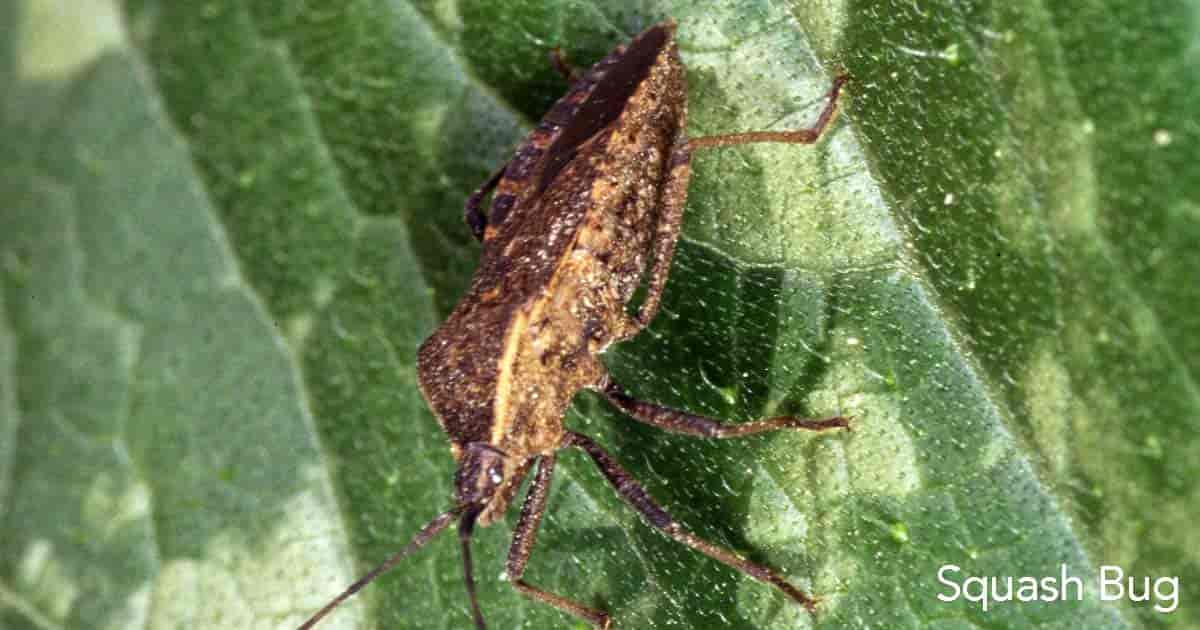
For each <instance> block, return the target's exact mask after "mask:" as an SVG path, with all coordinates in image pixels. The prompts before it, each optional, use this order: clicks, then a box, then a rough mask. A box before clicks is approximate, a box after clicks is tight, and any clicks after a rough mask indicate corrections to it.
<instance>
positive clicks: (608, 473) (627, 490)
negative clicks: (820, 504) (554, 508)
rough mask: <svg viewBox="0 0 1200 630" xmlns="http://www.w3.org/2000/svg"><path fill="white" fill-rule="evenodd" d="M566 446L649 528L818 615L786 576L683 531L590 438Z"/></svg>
mask: <svg viewBox="0 0 1200 630" xmlns="http://www.w3.org/2000/svg"><path fill="white" fill-rule="evenodd" d="M563 446H574V447H576V448H580V449H583V451H584V452H586V453H587V454H588V455H589V456H590V457H591V458H592V461H594V462H596V466H597V467H599V468H600V472H601V473H602V474H603V475H604V476H605V478H607V479H608V483H609V484H611V485H612V486H613V488H615V489H616V490H617V494H619V495H621V498H622V499H624V500H625V502H626V503H628V504H629V505H630V506H632V507H633V508H634V509H635V510H637V511H638V512H640V513H641V515H642V516H643V517H644V518H645V519H646V521H647V522H648V523H650V525H652V526H654V527H656V528H658V529H659V530H662V531H663V532H664V533H666V534H667V535H668V536H670V537H671V538H674V539H675V540H677V541H679V542H681V543H683V544H685V545H687V546H689V547H691V548H693V549H695V550H697V551H699V552H700V553H703V554H704V555H706V556H708V557H710V558H712V559H714V560H717V561H719V562H722V563H724V564H726V565H728V566H730V567H732V568H734V569H737V570H738V571H741V572H742V573H745V574H746V575H749V576H750V577H752V578H754V579H756V580H758V581H760V582H765V583H767V584H770V585H771V586H774V587H775V588H777V589H779V590H780V591H783V593H784V594H785V595H787V596H788V597H790V598H792V599H793V600H795V601H796V602H797V603H799V604H801V605H802V606H804V607H805V608H806V609H808V611H809V612H811V613H815V612H816V605H817V600H816V599H815V598H813V597H810V596H808V595H806V594H804V593H803V592H802V591H800V589H798V588H796V587H795V586H792V585H791V583H789V582H788V581H787V580H785V579H783V576H781V575H779V574H778V573H776V572H775V571H773V570H771V569H769V568H767V567H765V566H762V565H761V564H755V563H753V562H750V561H749V560H746V559H745V558H743V557H741V556H739V555H737V554H736V553H734V552H732V551H730V550H728V549H725V548H724V547H720V546H717V545H714V544H712V543H710V542H708V541H707V540H704V539H702V538H699V537H697V536H696V535H695V534H692V533H691V532H689V531H687V530H686V529H684V528H683V526H682V525H680V524H679V523H676V522H675V520H674V519H673V518H671V515H670V514H668V513H667V511H666V510H664V509H663V508H662V507H661V506H659V505H658V503H656V502H655V501H654V499H653V498H651V497H650V495H649V494H647V493H646V490H645V489H644V488H642V486H641V484H640V483H638V482H637V480H636V479H634V478H633V477H632V476H631V475H630V474H629V472H628V471H626V470H625V469H624V468H622V467H621V465H620V464H618V463H617V462H616V460H614V459H613V458H612V456H610V455H609V454H608V452H607V451H605V450H604V449H603V448H602V447H601V446H600V445H599V444H597V443H596V442H595V441H593V440H592V439H591V438H589V437H587V436H586V435H582V434H579V433H575V432H572V431H568V432H567V434H566V436H565V437H564V438H563Z"/></svg>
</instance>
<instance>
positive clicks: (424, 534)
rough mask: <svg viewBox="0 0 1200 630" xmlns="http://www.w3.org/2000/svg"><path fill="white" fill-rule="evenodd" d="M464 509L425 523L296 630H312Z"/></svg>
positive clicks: (443, 527) (434, 534)
mask: <svg viewBox="0 0 1200 630" xmlns="http://www.w3.org/2000/svg"><path fill="white" fill-rule="evenodd" d="M466 507H467V506H462V505H460V506H458V507H455V508H454V509H451V510H448V511H446V512H443V513H441V514H439V515H438V516H437V517H436V518H434V519H433V520H432V521H429V522H428V523H426V524H425V527H422V528H421V531H419V532H417V535H416V536H413V539H412V541H410V542H409V543H408V545H406V546H405V547H404V549H401V550H400V551H398V552H397V553H396V554H395V555H393V556H392V557H390V558H388V559H387V560H385V561H384V562H383V564H380V565H379V566H377V567H375V568H374V569H371V571H370V572H369V573H367V574H366V575H364V576H362V577H361V578H359V579H358V580H357V581H355V582H354V583H353V584H351V585H350V586H349V587H348V588H346V590H344V591H342V594H341V595H338V596H337V597H335V598H333V601H331V602H329V603H328V604H325V607H324V608H322V609H321V610H318V611H317V613H316V614H315V615H313V616H312V617H309V618H308V621H305V622H304V623H303V624H301V625H300V627H299V628H298V629H297V630H308V629H309V628H312V627H313V626H314V625H316V623H317V622H318V621H320V620H321V618H322V617H324V616H325V615H327V614H329V612H330V611H331V610H333V609H334V608H337V607H338V606H340V605H341V604H342V602H344V601H346V600H347V599H349V598H350V596H351V595H354V594H355V593H357V592H358V591H359V589H361V588H362V587H364V586H366V585H367V584H370V583H371V582H372V581H373V580H374V579H375V578H377V577H379V576H380V575H383V574H384V573H387V572H388V571H390V570H392V569H393V568H395V566H396V565H397V564H399V563H400V561H401V560H403V559H404V558H405V557H406V556H408V555H410V554H412V553H413V552H415V551H417V550H418V549H420V548H421V547H424V546H425V544H426V543H428V542H429V541H430V540H432V539H433V537H434V536H437V535H438V533H439V532H441V531H442V530H443V529H446V526H447V525H449V524H450V523H451V522H453V521H454V519H455V518H456V517H457V516H458V515H459V514H462V512H463V510H465V509H466ZM464 518H465V517H464ZM472 524H474V519H472ZM469 575H470V574H469V573H468V576H469ZM469 583H470V579H469V578H468V584H469ZM474 600H475V594H474V593H473V592H472V594H471V601H472V602H473V601H474ZM475 610H476V618H477V619H479V620H480V621H482V620H481V619H480V618H479V613H478V611H479V608H478V607H476V609H475ZM480 627H482V626H480Z"/></svg>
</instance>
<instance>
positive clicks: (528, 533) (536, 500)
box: [505, 454, 611, 630]
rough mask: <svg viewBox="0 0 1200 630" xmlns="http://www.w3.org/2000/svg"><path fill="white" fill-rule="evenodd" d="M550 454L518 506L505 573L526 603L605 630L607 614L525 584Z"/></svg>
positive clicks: (550, 471)
mask: <svg viewBox="0 0 1200 630" xmlns="http://www.w3.org/2000/svg"><path fill="white" fill-rule="evenodd" d="M554 459H555V456H554V455H553V454H550V455H543V456H542V457H541V459H540V460H539V461H538V469H537V474H536V475H535V476H534V478H533V483H531V484H530V486H529V493H528V494H526V495H525V503H524V504H523V505H522V506H521V519H520V520H519V521H518V522H517V528H516V529H515V530H514V531H513V540H512V546H510V547H509V549H508V562H507V564H506V565H505V572H506V573H507V574H508V579H510V580H512V583H513V586H514V587H515V588H516V589H517V590H518V591H520V593H521V594H522V595H524V596H526V597H528V598H530V599H534V600H537V601H539V602H543V603H546V604H550V605H551V606H554V607H555V608H557V609H559V610H561V611H563V612H566V613H570V614H572V615H575V616H576V617H579V618H581V619H583V620H585V621H587V622H588V623H591V624H592V625H593V626H596V627H597V628H600V629H601V630H607V629H608V628H609V626H610V624H611V619H610V617H609V616H608V613H606V612H604V611H602V610H596V609H595V608H588V607H587V606H584V605H583V604H580V603H579V602H576V601H574V600H570V599H567V598H566V597H563V596H561V595H556V594H554V593H550V592H547V591H544V590H542V589H540V588H538V587H536V586H533V585H532V584H529V583H528V582H526V581H525V580H524V578H523V576H524V575H525V565H526V564H527V563H528V562H529V555H530V554H531V553H532V552H533V543H534V541H535V540H536V539H537V530H538V526H539V525H541V523H542V515H543V514H545V513H546V500H547V498H549V496H550V479H551V477H552V476H553V475H554Z"/></svg>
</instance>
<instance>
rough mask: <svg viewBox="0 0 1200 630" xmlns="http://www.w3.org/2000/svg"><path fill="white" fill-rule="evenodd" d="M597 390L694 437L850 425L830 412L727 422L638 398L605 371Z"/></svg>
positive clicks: (636, 415) (642, 417)
mask: <svg viewBox="0 0 1200 630" xmlns="http://www.w3.org/2000/svg"><path fill="white" fill-rule="evenodd" d="M597 390H598V391H599V392H600V393H601V394H603V395H604V397H605V398H607V399H608V400H609V402H611V403H612V404H613V405H615V406H617V407H618V408H620V409H621V410H622V411H624V412H625V413H626V414H627V415H629V417H631V418H633V419H634V420H637V421H638V422H644V423H646V424H648V425H651V426H654V427H658V428H660V429H662V430H664V431H670V432H671V433H680V434H683V435H691V436H694V437H705V438H732V437H741V436H743V435H754V434H755V433H765V432H767V431H776V430H779V429H805V430H808V431H826V430H828V429H837V428H843V429H849V428H850V419H849V418H846V417H843V416H833V417H830V418H796V417H793V416H776V417H774V418H767V419H765V420H758V421H756V422H741V423H738V424H729V423H725V422H720V421H718V420H714V419H712V418H709V417H706V416H701V415H697V414H694V413H688V412H686V411H680V410H678V409H671V408H670V407H663V406H662V405H656V404H654V403H651V402H645V401H641V400H637V399H636V398H633V397H632V396H630V395H629V394H626V393H625V390H624V389H623V388H622V387H621V386H620V385H618V384H616V383H615V382H613V380H612V378H611V377H609V376H608V375H605V377H604V379H603V380H602V382H601V384H600V386H599V387H598V388H597Z"/></svg>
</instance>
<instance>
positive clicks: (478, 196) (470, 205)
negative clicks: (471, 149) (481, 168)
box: [463, 162, 508, 241]
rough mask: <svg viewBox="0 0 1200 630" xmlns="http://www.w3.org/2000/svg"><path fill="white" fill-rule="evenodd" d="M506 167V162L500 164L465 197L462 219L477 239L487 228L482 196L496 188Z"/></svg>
mask: <svg viewBox="0 0 1200 630" xmlns="http://www.w3.org/2000/svg"><path fill="white" fill-rule="evenodd" d="M506 168H508V162H505V163H504V164H501V165H500V168H498V169H496V171H495V172H494V173H492V174H491V176H490V177H488V179H487V181H486V182H484V183H483V185H482V186H480V187H479V188H476V189H475V192H473V193H471V196H470V197H467V203H466V205H465V206H464V207H463V220H465V221H466V222H467V226H468V227H470V228H471V234H472V235H474V236H475V240H477V241H482V240H483V231H484V230H485V229H487V217H486V216H484V214H483V210H482V209H481V208H480V206H481V205H482V204H483V198H484V197H486V196H487V194H488V193H490V192H492V190H494V189H495V188H496V184H499V183H500V178H501V177H503V176H504V169H506Z"/></svg>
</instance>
